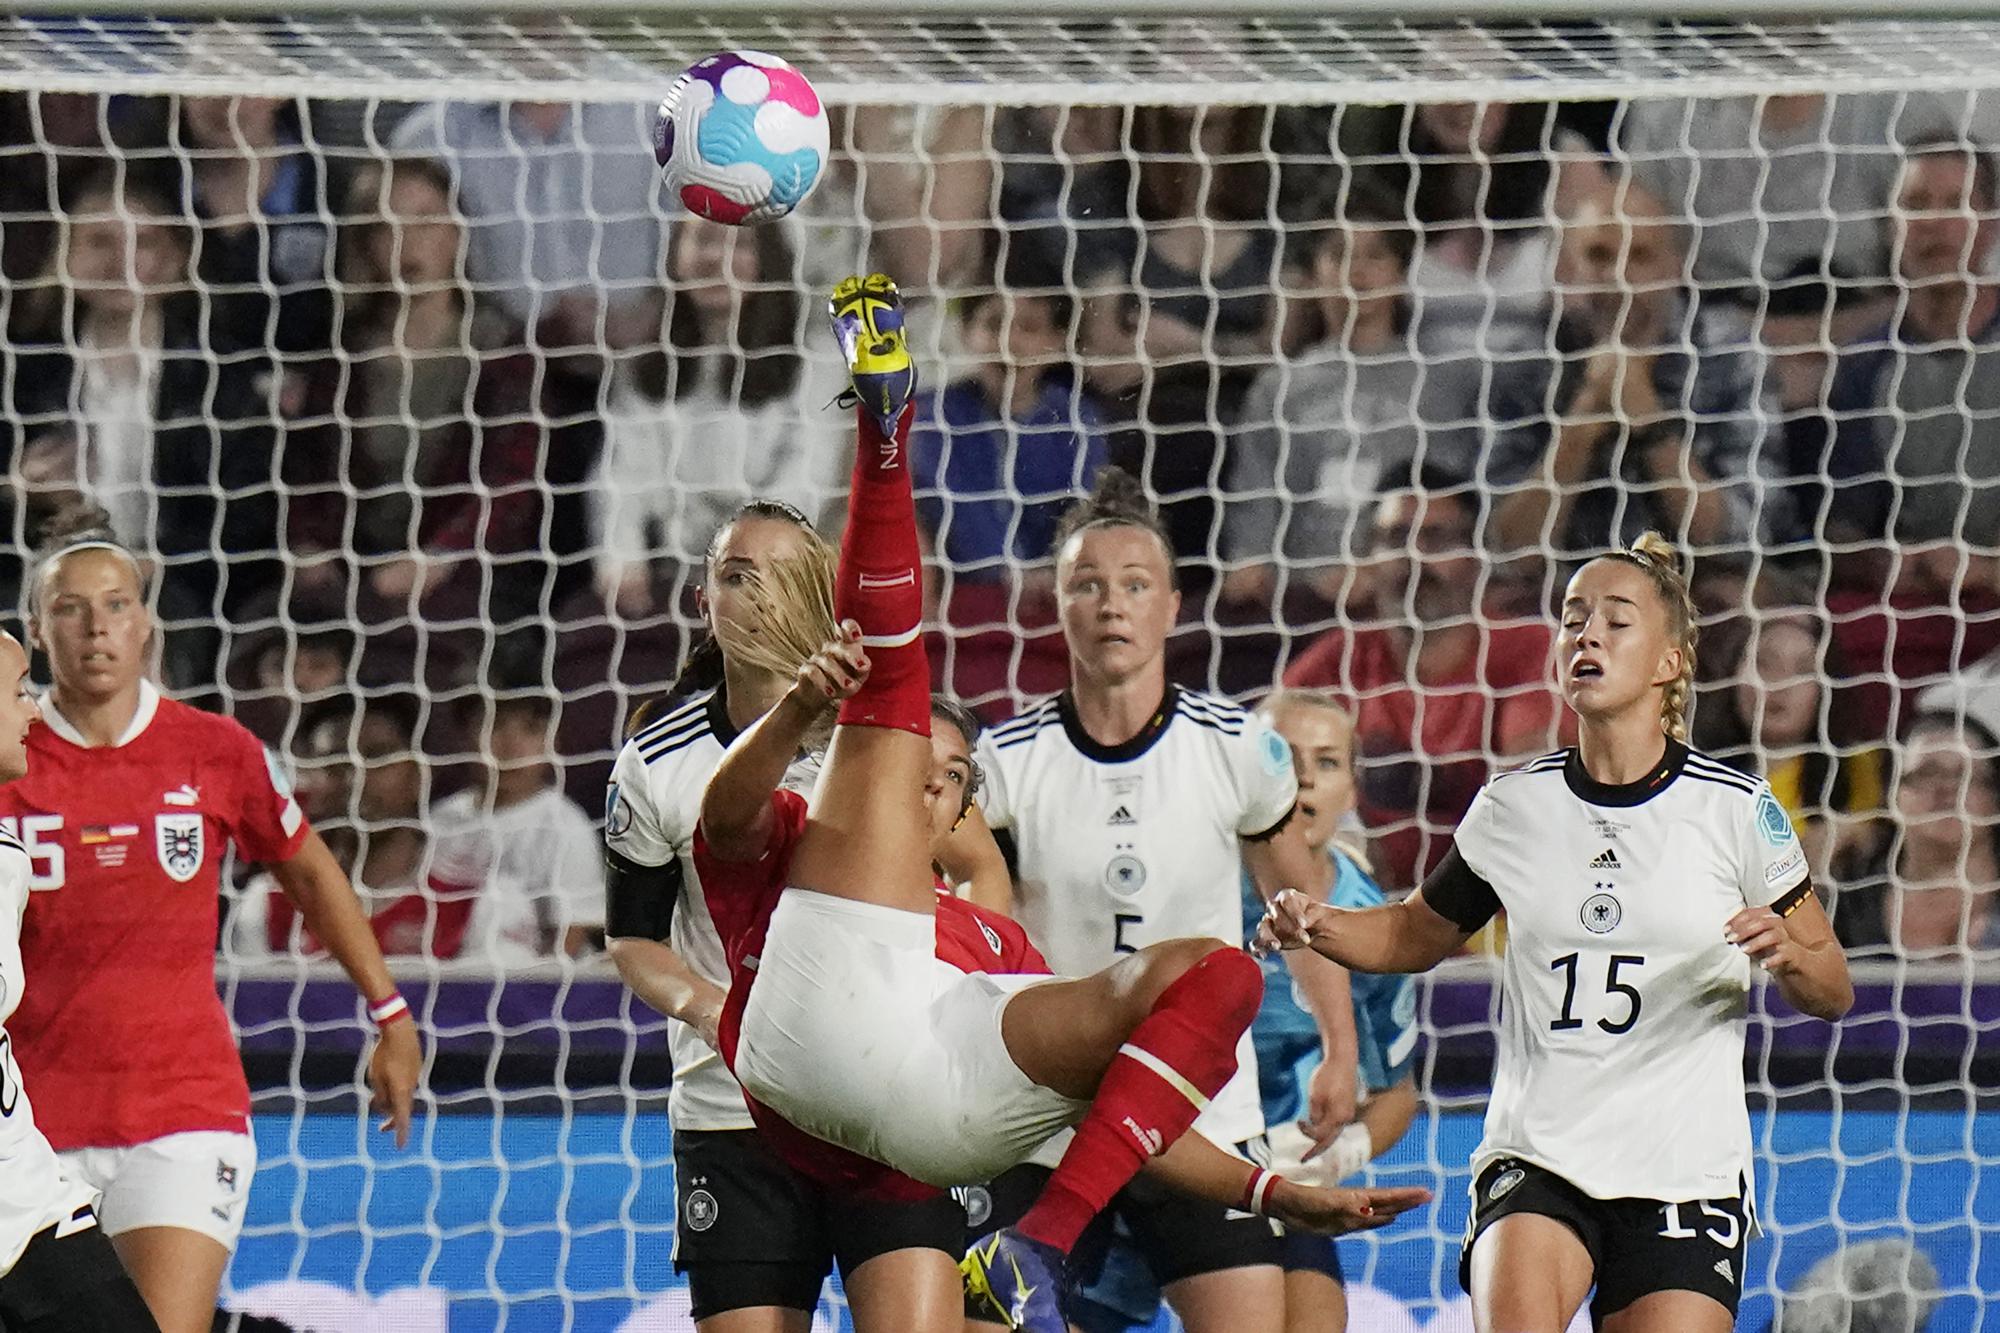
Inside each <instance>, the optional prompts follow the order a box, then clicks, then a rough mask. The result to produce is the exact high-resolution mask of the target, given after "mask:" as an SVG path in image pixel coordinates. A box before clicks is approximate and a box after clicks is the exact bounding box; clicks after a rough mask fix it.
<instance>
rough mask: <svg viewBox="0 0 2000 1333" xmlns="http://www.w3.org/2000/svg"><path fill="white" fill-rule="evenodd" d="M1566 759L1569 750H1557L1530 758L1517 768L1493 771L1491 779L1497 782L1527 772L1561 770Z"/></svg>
mask: <svg viewBox="0 0 2000 1333" xmlns="http://www.w3.org/2000/svg"><path fill="white" fill-rule="evenodd" d="M1568 759H1569V751H1567V750H1558V751H1556V752H1555V753H1554V754H1545V755H1543V756H1542V757H1541V758H1539V759H1530V760H1529V761H1528V762H1527V763H1525V764H1522V765H1521V766H1520V767H1519V768H1510V769H1507V770H1506V771H1505V772H1501V773H1495V774H1494V775H1493V778H1492V780H1493V781H1494V782H1498V781H1500V779H1502V778H1518V777H1521V776H1522V775H1524V774H1527V773H1551V772H1561V771H1562V766H1563V764H1564V763H1565V762H1566V761H1567V760H1568Z"/></svg>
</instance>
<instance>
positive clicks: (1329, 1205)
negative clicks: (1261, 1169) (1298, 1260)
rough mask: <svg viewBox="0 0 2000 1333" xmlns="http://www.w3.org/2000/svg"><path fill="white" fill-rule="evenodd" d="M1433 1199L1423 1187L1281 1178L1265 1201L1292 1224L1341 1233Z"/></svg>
mask: <svg viewBox="0 0 2000 1333" xmlns="http://www.w3.org/2000/svg"><path fill="white" fill-rule="evenodd" d="M1430 1201H1431V1192H1430V1191H1429V1190H1427V1189H1423V1188H1421V1187H1419V1186H1405V1187H1401V1188H1397V1189H1376V1188H1365V1189H1346V1188H1342V1187H1340V1186H1337V1185H1336V1186H1326V1185H1301V1184H1299V1182H1297V1181H1296V1180H1290V1179H1287V1178H1286V1177H1284V1176H1280V1177H1278V1180H1277V1182H1276V1183H1275V1184H1273V1185H1272V1186H1271V1192H1270V1194H1269V1195H1268V1196H1266V1198H1265V1200H1264V1212H1265V1213H1266V1214H1267V1215H1269V1216H1270V1217H1272V1218H1275V1219H1276V1220H1277V1221H1279V1222H1282V1223H1284V1224H1285V1225H1286V1226H1288V1227H1296V1228H1298V1229H1299V1230H1300V1231H1311V1232H1315V1233H1317V1234H1319V1235H1322V1236H1341V1235H1345V1234H1346V1233H1348V1232H1350V1231H1373V1230H1374V1229H1375V1228H1376V1227H1385V1226H1387V1225H1389V1223H1391V1222H1393V1221H1395V1220H1396V1219H1397V1218H1399V1217H1401V1216H1402V1215H1403V1214H1404V1213H1407V1212H1409V1211H1410V1210H1411V1209H1412V1208H1421V1207H1423V1206H1424V1205H1425V1204H1427V1203H1429V1202H1430Z"/></svg>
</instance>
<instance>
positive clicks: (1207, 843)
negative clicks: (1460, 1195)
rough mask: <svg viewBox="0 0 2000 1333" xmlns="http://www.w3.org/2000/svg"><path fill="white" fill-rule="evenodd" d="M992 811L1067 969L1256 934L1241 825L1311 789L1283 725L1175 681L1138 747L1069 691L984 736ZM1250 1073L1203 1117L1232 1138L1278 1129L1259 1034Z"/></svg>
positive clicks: (1242, 1049) (1254, 826)
mask: <svg viewBox="0 0 2000 1333" xmlns="http://www.w3.org/2000/svg"><path fill="white" fill-rule="evenodd" d="M978 757H979V763H980V766H981V768H983V769H984V770H985V773H986V787H985V793H984V795H983V797H982V798H981V804H982V807H983V809H984V810H985V813H986V819H987V822H988V823H990V824H992V825H993V827H994V828H996V829H1008V830H1012V832H1013V835H1014V842H1015V845H1016V848H1017V850H1018V853H1019V864H1018V874H1017V876H1016V883H1015V899H1014V902H1015V914H1016V916H1018V917H1019V919H1020V922H1021V924H1022V925H1023V926H1024V927H1026V928H1027V931H1028V937H1029V938H1030V939H1031V940H1033V941H1034V943H1035V947H1036V948H1038V949H1040V950H1041V951H1042V956H1043V957H1044V958H1046V959H1048V963H1049V967H1050V969H1051V970H1053V971H1054V972H1056V973H1057V974H1059V975H1061V976H1070V977H1076V976H1086V975H1088V974H1090V973H1092V972H1096V971H1098V970H1099V969H1101V968H1104V967H1106V966H1109V965H1110V964H1112V963H1114V962H1116V961H1117V960H1118V959H1119V957H1120V956H1122V955H1124V954H1128V953H1133V952H1135V951H1137V950H1138V949H1140V948H1143V947H1144V946H1146V945H1149V944H1157V943H1159V942H1161V941H1162V940H1171V939H1179V938H1182V937H1184V936H1204V935H1205V936H1212V937H1214V938H1216V939H1219V940H1225V941H1228V942H1229V943H1231V944H1242V943H1243V942H1244V939H1243V899H1242V884H1243V860H1242V848H1241V839H1243V838H1245V837H1252V838H1254V837H1258V836H1261V835H1263V834H1266V833H1269V832H1270V831H1271V830H1273V829H1275V828H1276V827H1277V826H1278V825H1280V824H1282V823H1283V822H1284V820H1285V818H1286V816H1287V815H1289V814H1290V813H1291V809H1292V805H1293V802H1295V801H1296V800H1297V799H1298V778H1297V776H1296V774H1294V772H1293V771H1292V754H1291V749H1290V747H1288V746H1287V745H1286V744H1285V742H1284V739H1283V738H1282V737H1280V736H1279V735H1278V734H1277V733H1276V732H1274V731H1272V730H1271V729H1270V728H1269V727H1268V726H1267V725H1265V723H1264V722H1263V720H1262V719H1261V718H1257V717H1254V716H1252V715H1251V714H1249V713H1246V712H1245V711H1244V710H1243V709H1241V708H1238V707H1237V706H1236V705H1235V704H1232V703H1229V702H1227V701H1226V700H1222V699H1217V698H1213V697H1211V696H1208V695H1205V694H1193V693H1189V692H1186V691H1183V690H1180V689H1178V688H1174V687H1169V688H1168V690H1167V697H1166V699H1165V700H1164V701H1163V702H1162V703H1161V705H1160V711H1159V712H1158V713H1157V714H1156V715H1155V716H1154V717H1153V719H1152V720H1151V721H1150V722H1148V723H1147V724H1146V726H1145V728H1143V729H1142V730H1141V731H1140V732H1139V734H1138V735H1137V736H1134V737H1133V738H1132V739H1131V740H1129V741H1127V742H1125V743H1124V744H1123V745H1117V746H1104V745H1099V744H1098V743H1097V742H1096V741H1094V740H1092V739H1091V738H1090V737H1089V736H1088V735H1087V734H1085V732H1084V730H1083V727H1082V725H1081V724H1080V723H1079V722H1078V721H1077V719H1076V715H1075V713H1074V711H1072V708H1071V706H1070V703H1069V699H1068V696H1066V695H1065V696H1061V697H1058V698H1055V699H1050V700H1048V701H1047V702H1045V703H1043V704H1041V705H1039V706H1037V707H1035V708H1032V709H1030V710H1029V711H1027V712H1026V713H1024V714H1022V715H1021V716H1020V717H1017V718H1015V719H1013V720H1012V721H1010V722H1006V723H1003V724H1001V725H1000V726H998V727H995V728H993V730H991V731H989V732H988V733H987V734H986V735H985V736H984V737H983V738H982V739H981V740H980V742H979V756H978ZM1236 1056H1237V1073H1236V1076H1235V1077H1234V1078H1232V1079H1230V1081H1229V1083H1228V1084H1227V1085H1226V1086H1225V1087H1224V1088H1223V1089H1222V1091H1221V1092H1220V1093H1218V1094H1217V1095H1216V1097H1215V1099H1214V1100H1213V1101H1212V1102H1211V1103H1210V1104H1209V1107H1208V1109H1207V1110H1206V1111H1204V1112H1203V1113H1202V1116H1201V1118H1200V1119H1199V1120H1197V1121H1196V1122H1195V1128H1197V1129H1199V1130H1200V1131H1201V1132H1202V1134H1203V1136H1204V1137H1206V1138H1208V1139H1209V1140H1210V1141H1211V1142H1214V1143H1217V1144H1220V1145H1222V1146H1225V1147H1227V1146H1229V1145H1232V1144H1235V1143H1239V1142H1241V1141H1243V1140H1245V1139H1252V1138H1255V1137H1256V1136H1257V1135H1259V1134H1261V1133H1263V1130H1264V1116H1263V1110H1262V1107H1261V1104H1260V1102H1259V1098H1258V1094H1257V1060H1256V1054H1255V1052H1254V1050H1253V1049H1252V1047H1251V1043H1250V1034H1249V1033H1248V1032H1245V1033H1244V1034H1243V1039H1242V1041H1241V1042H1240V1043H1239V1044H1238V1047H1237V1052H1236Z"/></svg>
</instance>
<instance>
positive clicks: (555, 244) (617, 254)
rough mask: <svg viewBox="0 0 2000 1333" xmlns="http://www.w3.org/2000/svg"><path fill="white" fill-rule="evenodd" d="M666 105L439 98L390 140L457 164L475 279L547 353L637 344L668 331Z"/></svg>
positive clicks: (396, 147)
mask: <svg viewBox="0 0 2000 1333" xmlns="http://www.w3.org/2000/svg"><path fill="white" fill-rule="evenodd" d="M652 112H653V108H652V107H650V106H635V105H632V104H629V103H622V102H578V103H564V102H506V103H496V102H485V103H473V102H438V103H432V104H431V105H428V106H424V107H420V108H418V109H417V110H416V111H415V112H413V113H411V115H410V116H409V118H408V119H406V120H404V121H403V123H402V124H400V125H398V126H397V127H396V129H395V132H394V134H392V135H391V136H390V147H391V149H392V150H393V151H394V152H396V153H397V154H399V155H403V156H409V157H426V158H433V159H436V160H438V161H441V162H443V163H445V164H446V165H447V166H448V167H449V168H450V169H451V173H452V177H453V179H454V181H455V183H456V185H457V195H456V203H457V205H458V207H459V209H460V210H461V211H462V212H463V213H464V215H465V218H466V220H467V223H468V228H467V232H468V235H467V241H468V244H467V247H466V272H467V274H468V276H469V277H470V278H471V279H472V281H473V282H475V283H476V284H478V286H479V288H480V290H481V291H484V292H488V293H490V294H491V295H492V296H493V297H494V298H495V300H496V301H497V302H498V303H499V305H500V307H501V308H502V309H503V310H505V311H506V312H507V313H508V314H509V315H511V316H512V317H513V319H514V320H515V322H516V323H518V324H519V325H521V326H522V327H524V328H526V329H528V330H529V331H530V333H531V334H532V335H533V337H534V339H535V341H536V345H537V346H541V347H548V348H556V349H563V348H568V349H578V348H581V349H586V354H587V353H588V352H589V351H590V350H594V349H602V348H605V347H610V348H625V347H634V346H638V345H639V344H641V343H643V342H645V341H646V340H648V339H650V338H652V337H655V336H656V335H657V332H658V328H659V323H658V318H657V315H658V295H657V293H658V287H659V265H660V251H661V243H662V240H663V237H664V234H665V218H666V214H665V212H664V211H663V210H662V207H661V201H660V194H661V189H662V187H661V182H660V170H659V165H658V164H657V163H656V162H655V161H654V160H653V135H652V128H651V124H650V119H651V116H652Z"/></svg>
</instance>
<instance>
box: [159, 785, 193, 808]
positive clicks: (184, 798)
mask: <svg viewBox="0 0 2000 1333" xmlns="http://www.w3.org/2000/svg"><path fill="white" fill-rule="evenodd" d="M160 799H161V800H162V801H164V802H165V803H166V804H168V805H200V804H201V788H199V787H197V786H195V785H194V784H193V783H191V782H183V783H182V784H181V785H180V786H179V787H178V788H176V789H175V790H173V791H170V792H168V793H167V794H166V795H165V796H162V797H161V798H160Z"/></svg>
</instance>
